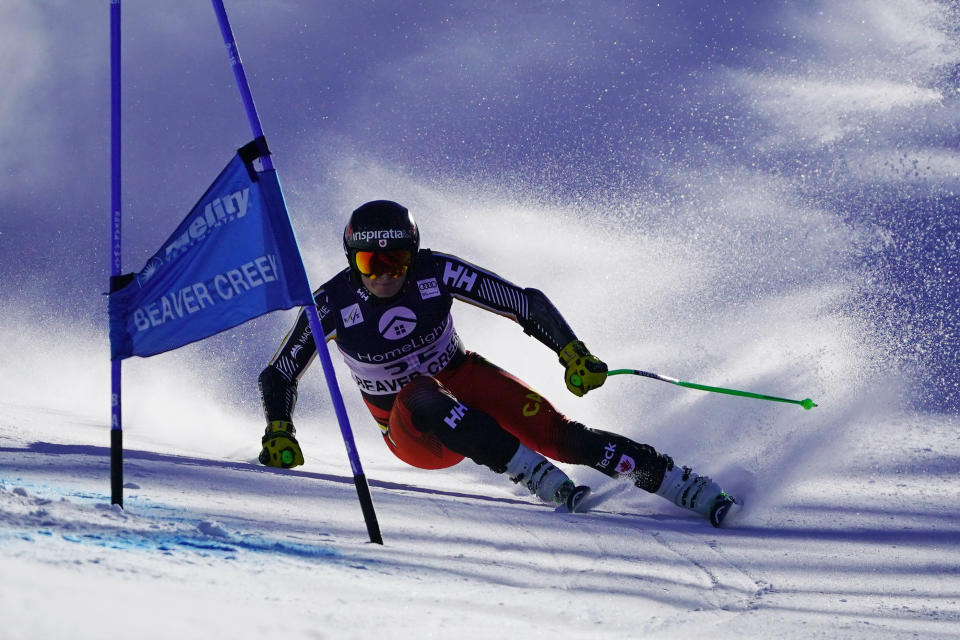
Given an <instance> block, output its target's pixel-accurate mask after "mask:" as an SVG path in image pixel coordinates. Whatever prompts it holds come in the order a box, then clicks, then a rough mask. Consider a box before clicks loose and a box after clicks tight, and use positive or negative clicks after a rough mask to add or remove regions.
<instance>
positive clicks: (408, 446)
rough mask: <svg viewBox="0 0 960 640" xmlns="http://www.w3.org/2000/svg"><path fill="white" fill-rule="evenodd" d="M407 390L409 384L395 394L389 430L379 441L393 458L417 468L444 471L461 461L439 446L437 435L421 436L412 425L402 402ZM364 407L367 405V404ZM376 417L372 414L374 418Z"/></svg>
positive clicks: (407, 410)
mask: <svg viewBox="0 0 960 640" xmlns="http://www.w3.org/2000/svg"><path fill="white" fill-rule="evenodd" d="M408 387H409V385H408V386H407V387H404V390H402V391H400V393H399V394H398V395H397V399H396V400H395V401H394V403H393V409H392V410H391V411H390V414H389V425H390V427H389V429H388V430H387V432H386V433H384V434H383V440H384V442H386V443H387V447H389V448H390V451H392V452H393V455H395V456H397V457H398V458H400V459H401V460H403V461H404V462H406V463H407V464H409V465H411V466H414V467H418V468H420V469H446V468H447V467H452V466H453V465H455V464H457V463H458V462H460V461H461V460H463V456H462V455H460V454H459V453H455V452H453V451H451V450H450V449H447V448H446V447H445V446H443V444H441V443H440V440H439V439H437V436H435V435H433V434H431V433H423V432H422V431H420V430H419V429H417V428H416V427H414V426H413V420H412V418H411V416H410V410H409V409H408V408H407V406H406V403H405V402H404V400H405V398H406V397H407V393H405V391H408V390H409V389H408ZM367 406H370V404H369V403H368V404H367ZM374 409H375V407H372V406H371V412H373V410H374ZM378 411H379V412H380V413H381V414H382V413H385V412H383V411H382V410H378ZM376 415H377V414H376V413H374V416H376Z"/></svg>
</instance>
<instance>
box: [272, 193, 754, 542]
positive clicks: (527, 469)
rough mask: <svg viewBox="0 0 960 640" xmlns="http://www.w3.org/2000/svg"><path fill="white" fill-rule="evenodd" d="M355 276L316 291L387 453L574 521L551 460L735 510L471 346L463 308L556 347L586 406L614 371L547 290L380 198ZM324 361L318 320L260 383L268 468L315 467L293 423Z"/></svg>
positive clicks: (716, 522)
mask: <svg viewBox="0 0 960 640" xmlns="http://www.w3.org/2000/svg"><path fill="white" fill-rule="evenodd" d="M343 250H344V252H345V253H346V257H347V262H348V263H349V266H348V267H347V268H346V269H344V270H343V271H341V272H340V273H338V274H337V275H335V276H334V277H333V278H332V279H331V280H329V281H328V282H327V283H326V284H324V285H323V286H322V287H320V288H319V289H318V290H317V291H316V292H315V294H314V298H315V300H316V306H317V310H318V312H319V316H320V321H321V325H322V327H323V331H324V334H325V335H324V336H323V337H324V339H325V340H327V341H329V340H334V341H335V342H336V345H337V347H338V348H339V349H340V352H341V354H342V356H343V359H344V361H345V362H346V364H347V367H348V368H349V369H350V371H351V374H352V376H351V377H352V378H353V380H354V382H355V383H356V384H357V386H358V387H359V388H360V393H361V395H362V397H363V399H364V401H365V403H366V405H367V407H368V409H369V410H370V413H371V414H373V418H374V420H375V421H376V422H377V424H379V426H380V429H381V430H382V432H383V439H384V442H385V443H386V445H387V447H389V448H390V450H391V451H393V453H394V454H395V455H396V456H397V457H398V458H400V459H401V460H403V461H404V462H406V463H408V464H410V465H413V466H415V467H419V468H423V469H443V468H447V467H451V466H453V465H455V464H457V463H458V462H460V461H461V460H463V459H464V458H465V457H467V458H470V459H471V460H473V461H474V462H476V463H477V464H480V465H484V466H486V467H489V468H490V469H491V470H493V471H494V472H495V473H498V474H504V473H505V474H506V475H507V476H508V477H509V478H510V479H511V480H512V481H513V482H515V483H523V485H525V486H526V488H527V489H528V490H529V491H530V492H531V493H532V494H536V495H537V496H538V497H539V498H540V499H542V500H543V501H545V502H547V503H548V504H554V505H558V506H559V505H565V506H566V508H567V509H569V510H570V511H575V510H576V508H577V506H578V505H579V503H580V501H581V500H582V498H583V497H584V496H585V495H586V494H587V493H588V492H589V488H587V487H582V486H581V487H578V486H576V485H575V484H574V483H573V482H572V481H571V480H570V479H569V477H568V476H567V474H566V473H564V472H563V471H562V470H561V469H559V468H558V467H556V466H555V465H554V464H553V463H552V462H550V460H548V459H547V458H551V459H553V460H557V461H559V462H565V463H570V464H582V465H587V466H591V467H593V468H594V469H597V470H599V471H600V472H602V473H604V474H606V475H608V476H610V477H614V478H624V479H629V480H630V481H632V482H633V483H634V484H635V485H636V486H637V487H639V488H640V489H643V490H645V491H648V492H651V493H656V494H657V495H660V496H662V497H664V498H666V499H667V500H670V501H671V502H673V503H674V504H677V505H679V506H681V507H686V508H688V509H691V510H693V511H695V512H696V513H699V514H700V515H702V516H704V517H706V518H708V519H709V520H710V522H711V523H712V524H713V526H715V527H718V526H720V523H721V521H722V520H723V518H724V516H725V515H726V514H727V512H728V510H729V508H730V507H731V505H733V504H735V502H736V501H735V499H734V498H733V497H732V496H731V495H730V494H728V493H726V492H724V491H723V490H722V489H721V488H720V487H719V486H718V485H717V483H716V482H714V481H712V480H711V479H710V478H708V477H706V476H702V475H698V474H697V473H694V472H693V471H692V470H691V469H689V468H688V467H680V466H678V465H676V464H674V462H673V460H672V459H671V458H670V456H667V455H664V454H662V453H658V452H657V451H656V450H655V449H654V448H653V447H651V446H649V445H645V444H639V443H637V442H634V441H633V440H630V439H629V438H626V437H624V436H621V435H618V434H615V433H610V432H606V431H600V430H596V429H591V428H588V427H586V426H584V425H582V424H580V423H579V422H575V421H572V420H570V419H568V418H567V417H565V416H564V415H562V414H560V413H559V412H558V411H556V410H555V409H554V408H553V406H551V404H550V403H549V402H548V401H547V400H546V399H545V398H543V397H541V396H540V395H539V394H537V393H536V392H535V391H533V390H532V389H530V388H529V387H528V386H527V385H525V384H524V383H523V382H521V381H520V380H518V379H517V378H515V377H514V376H513V375H511V374H510V373H508V372H506V371H504V370H503V369H501V368H499V367H497V366H496V365H494V364H491V363H490V362H488V361H487V360H485V359H484V358H483V357H481V356H480V355H478V354H477V353H474V352H472V351H467V350H465V349H464V347H463V344H462V342H461V340H460V337H459V336H458V335H457V332H456V331H455V330H454V327H453V318H452V316H451V314H450V308H451V306H452V304H453V299H454V298H456V299H458V300H463V301H465V302H469V303H471V304H474V305H476V306H479V307H481V308H483V309H486V310H488V311H492V312H494V313H497V314H500V315H504V316H507V317H508V318H510V319H512V320H514V321H516V322H517V323H519V324H520V326H521V327H523V330H524V332H525V333H527V334H529V335H531V336H533V337H534V338H536V339H537V340H539V341H540V342H542V343H543V344H545V345H547V346H548V347H549V348H550V349H552V350H553V351H554V352H555V353H557V355H558V356H559V359H560V364H561V365H563V367H564V369H565V372H564V379H565V381H566V386H567V388H568V389H569V390H570V391H571V392H572V393H573V394H574V395H577V396H583V395H584V394H585V393H587V392H589V391H591V390H593V389H596V388H597V387H599V386H601V385H602V384H603V383H604V381H605V380H606V377H607V365H606V364H604V363H603V362H602V361H600V359H598V358H597V357H596V356H594V355H593V354H591V353H590V351H589V350H588V349H587V348H586V346H584V344H583V342H582V341H580V340H578V339H577V337H576V335H575V334H574V332H573V330H571V329H570V327H569V326H568V325H567V323H566V321H565V320H564V319H563V317H562V316H561V315H560V312H559V311H558V310H557V309H556V308H555V307H554V306H553V304H552V303H551V302H550V300H548V299H547V297H546V296H545V295H544V294H543V293H542V292H541V291H539V290H537V289H529V288H528V289H522V288H520V287H517V286H516V285H514V284H512V283H511V282H508V281H507V280H504V279H503V278H501V277H500V276H498V275H496V274H494V273H491V272H489V271H486V270H484V269H481V268H480V267H477V266H475V265H473V264H470V263H468V262H465V261H463V260H461V259H460V258H457V257H456V256H452V255H448V254H443V253H439V252H434V251H431V250H430V249H421V248H420V234H419V230H418V228H417V225H416V223H415V222H414V219H413V217H412V216H411V215H410V213H409V212H408V211H407V209H406V208H405V207H403V206H401V205H399V204H397V203H396V202H392V201H389V200H377V201H373V202H368V203H366V204H364V205H362V206H361V207H359V208H358V209H356V210H355V211H354V212H353V214H352V215H351V216H350V220H349V222H348V223H347V226H346V228H345V230H344V233H343ZM315 355H316V343H315V341H314V336H312V335H311V333H310V327H309V325H308V322H307V317H306V313H305V312H303V311H301V313H300V316H299V317H298V319H297V321H296V324H295V325H294V327H293V329H292V330H291V331H290V333H288V334H287V336H286V339H285V340H284V342H283V344H282V345H281V347H280V349H279V350H278V351H277V353H276V355H274V357H273V359H272V360H271V361H270V363H269V365H267V367H266V368H265V369H264V370H263V372H262V373H261V374H260V377H259V387H260V397H261V401H262V403H263V409H264V413H265V415H266V419H267V428H266V432H265V434H264V436H263V438H262V445H263V448H262V451H261V452H260V457H259V459H260V462H261V463H263V464H265V465H269V466H272V467H283V468H290V467H295V466H298V465H301V464H303V453H302V451H301V449H300V445H299V443H298V442H297V439H296V430H295V428H294V425H293V420H292V414H293V411H294V406H295V405H296V401H297V383H298V381H299V379H300V377H301V376H302V375H303V373H304V371H306V369H307V367H308V366H309V364H310V362H311V361H312V360H313V358H314V356H315Z"/></svg>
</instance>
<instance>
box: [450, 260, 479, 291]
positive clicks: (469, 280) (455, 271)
mask: <svg viewBox="0 0 960 640" xmlns="http://www.w3.org/2000/svg"><path fill="white" fill-rule="evenodd" d="M476 282H477V272H476V271H470V269H467V267H465V266H464V265H462V264H454V263H452V262H446V263H444V265H443V284H446V285H449V286H451V287H454V288H456V289H463V290H464V291H472V290H473V285H474V284H475V283H476Z"/></svg>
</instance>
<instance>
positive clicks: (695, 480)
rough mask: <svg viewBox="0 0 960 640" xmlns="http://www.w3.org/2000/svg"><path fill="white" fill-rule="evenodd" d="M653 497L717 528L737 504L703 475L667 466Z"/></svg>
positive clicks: (688, 468)
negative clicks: (691, 512)
mask: <svg viewBox="0 0 960 640" xmlns="http://www.w3.org/2000/svg"><path fill="white" fill-rule="evenodd" d="M656 494H657V495H658V496H662V497H664V498H666V499H667V500H669V501H670V502H672V503H673V504H675V505H677V506H679V507H685V508H687V509H690V510H691V511H694V512H696V513H699V514H700V515H702V516H703V517H705V518H707V519H708V520H710V524H712V525H713V526H714V527H719V526H720V524H721V523H722V522H723V519H724V518H725V517H726V516H727V513H728V512H729V511H730V507H732V506H733V505H735V504H737V500H736V498H734V497H733V496H732V495H730V494H729V493H727V492H726V491H724V490H723V489H721V488H720V485H718V484H717V483H716V482H714V481H713V480H711V479H710V478H708V477H707V476H701V475H698V474H696V473H694V472H693V471H692V470H691V469H690V467H677V466H675V465H673V464H672V463H671V465H670V467H668V468H667V472H666V473H665V474H664V475H663V482H661V483H660V488H659V489H657V491H656Z"/></svg>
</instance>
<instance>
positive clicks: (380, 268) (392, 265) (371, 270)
mask: <svg viewBox="0 0 960 640" xmlns="http://www.w3.org/2000/svg"><path fill="white" fill-rule="evenodd" d="M410 258H411V255H410V252H409V251H408V250H406V249H391V250H389V251H357V252H356V253H355V254H354V256H353V262H354V264H355V265H356V267H357V271H359V272H360V273H361V274H363V275H365V276H367V277H368V278H379V277H381V276H390V277H391V278H399V277H400V276H402V275H403V274H405V273H406V272H407V269H409V268H410Z"/></svg>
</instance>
